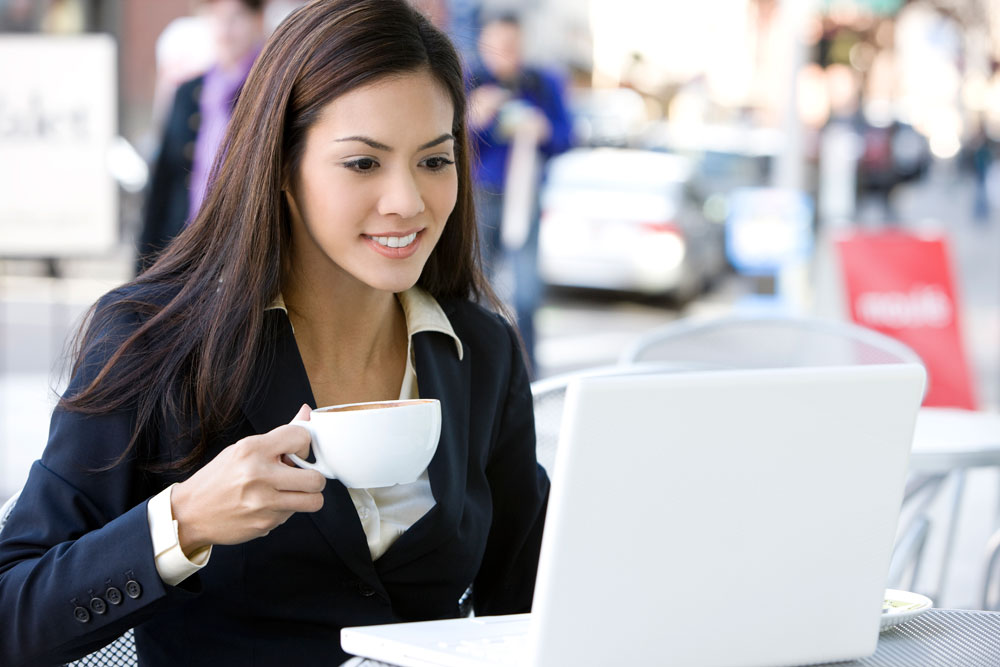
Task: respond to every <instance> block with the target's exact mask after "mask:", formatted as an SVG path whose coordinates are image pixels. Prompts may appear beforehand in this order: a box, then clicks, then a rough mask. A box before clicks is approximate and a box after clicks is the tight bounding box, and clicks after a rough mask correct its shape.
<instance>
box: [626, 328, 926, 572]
mask: <svg viewBox="0 0 1000 667" xmlns="http://www.w3.org/2000/svg"><path fill="white" fill-rule="evenodd" d="M652 361H658V362H661V363H662V362H666V361H671V362H675V363H677V362H682V361H683V362H686V363H688V364H690V365H692V366H694V367H701V368H704V369H725V368H729V369H734V368H788V367H806V366H809V367H815V366H845V365H850V366H853V365H868V364H900V363H916V364H923V362H922V361H921V359H920V357H919V356H918V355H917V353H916V352H914V351H913V350H912V349H910V348H909V347H908V346H906V345H905V344H903V343H901V342H899V341H897V340H895V339H893V338H890V337H888V336H886V335H884V334H881V333H879V332H877V331H873V330H871V329H868V328H865V327H862V326H860V325H857V324H854V323H851V322H844V321H839V320H825V319H818V318H809V317H781V316H770V317H769V316H753V317H744V316H739V315H730V316H726V317H721V318H716V319H709V320H680V321H677V322H673V323H670V324H667V325H665V326H662V327H658V328H656V329H653V330H651V331H649V332H647V333H646V334H644V335H642V336H640V337H639V338H638V339H637V340H635V341H634V342H633V343H632V345H630V346H629V347H628V348H626V349H625V350H624V351H623V352H622V354H621V356H620V357H619V362H620V363H623V364H634V363H640V362H645V363H649V362H652ZM944 480H945V475H942V474H921V475H912V476H911V478H910V480H909V481H908V483H907V486H906V490H905V492H904V498H903V504H904V507H907V508H916V509H915V510H912V509H911V511H909V512H907V515H908V516H909V519H908V520H907V521H906V522H905V523H904V528H903V530H902V531H901V532H900V534H899V535H898V537H897V541H896V548H895V550H894V552H893V559H892V564H891V566H890V570H889V577H888V581H889V584H890V586H893V587H898V588H903V587H906V588H912V587H913V584H914V583H915V582H916V580H917V577H918V575H919V572H920V564H921V561H922V556H923V552H924V546H925V545H926V542H927V535H928V532H929V527H930V526H929V520H928V519H927V509H928V507H929V505H930V503H931V501H933V499H934V498H935V497H936V496H937V494H938V492H939V491H940V489H941V486H942V483H943V481H944ZM903 582H907V583H906V585H904V583H903Z"/></svg>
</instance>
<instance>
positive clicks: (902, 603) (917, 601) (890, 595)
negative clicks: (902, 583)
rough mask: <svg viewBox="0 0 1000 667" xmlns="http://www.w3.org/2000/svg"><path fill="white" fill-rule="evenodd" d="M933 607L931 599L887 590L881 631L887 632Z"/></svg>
mask: <svg viewBox="0 0 1000 667" xmlns="http://www.w3.org/2000/svg"><path fill="white" fill-rule="evenodd" d="M933 606H934V603H933V602H931V599H930V598H928V597H925V596H923V595H920V594H919V593H910V592H909V591H897V590H894V589H892V588H887V589H885V602H883V603H882V624H881V628H880V629H881V630H885V629H886V628H891V627H892V626H894V625H897V624H899V623H902V622H903V621H908V620H910V619H911V618H913V617H915V616H918V615H920V614H922V613H924V612H925V611H927V610H928V609H931V608H932V607H933Z"/></svg>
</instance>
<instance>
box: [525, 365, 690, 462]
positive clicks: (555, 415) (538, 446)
mask: <svg viewBox="0 0 1000 667" xmlns="http://www.w3.org/2000/svg"><path fill="white" fill-rule="evenodd" d="M677 370H690V367H689V366H688V365H687V364H677V363H637V364H628V365H625V364H617V365H608V366H595V367H592V368H584V369H581V370H577V371H571V372H568V373H563V374H560V375H553V376H551V377H547V378H542V379H540V380H535V381H534V382H532V383H531V395H532V399H533V400H534V413H535V453H536V456H537V457H538V462H539V463H541V464H542V467H543V468H545V470H546V471H547V472H548V473H549V476H551V475H552V465H553V463H555V459H556V446H557V445H558V444H559V426H560V424H561V423H562V413H563V399H564V398H565V396H566V387H567V386H568V385H569V383H570V381H572V380H574V379H575V378H580V377H594V376H599V375H633V374H640V373H666V372H669V371H677Z"/></svg>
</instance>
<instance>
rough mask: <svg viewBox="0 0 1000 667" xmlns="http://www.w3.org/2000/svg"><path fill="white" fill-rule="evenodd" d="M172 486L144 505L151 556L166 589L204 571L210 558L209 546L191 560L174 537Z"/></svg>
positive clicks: (175, 535) (175, 530)
mask: <svg viewBox="0 0 1000 667" xmlns="http://www.w3.org/2000/svg"><path fill="white" fill-rule="evenodd" d="M174 486H176V485H175V484H171V485H170V486H168V487H167V488H165V489H163V490H162V491H160V492H159V493H158V494H156V495H155V496H153V497H152V498H150V499H149V502H148V503H147V504H146V519H147V520H148V521H149V535H150V537H152V538H153V556H154V557H155V559H156V571H157V572H158V573H159V575H160V579H163V581H164V583H166V584H167V585H169V586H176V585H177V584H179V583H181V582H182V581H184V580H185V579H187V578H188V577H190V576H191V575H192V574H194V573H195V572H197V571H198V570H200V569H201V568H203V567H205V565H206V564H207V563H208V559H209V557H211V555H212V546H211V545H209V546H207V547H202V548H201V549H198V550H197V551H195V552H194V553H193V554H191V557H190V558H188V557H187V556H185V555H184V551H183V550H182V549H181V544H180V539H179V537H178V535H177V521H175V520H174V513H173V511H172V510H171V507H170V492H171V491H172V490H173V488H174Z"/></svg>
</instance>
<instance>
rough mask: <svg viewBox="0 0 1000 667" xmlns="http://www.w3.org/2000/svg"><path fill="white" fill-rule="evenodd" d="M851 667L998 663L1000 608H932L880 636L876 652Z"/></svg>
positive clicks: (984, 666)
mask: <svg viewBox="0 0 1000 667" xmlns="http://www.w3.org/2000/svg"><path fill="white" fill-rule="evenodd" d="M828 664H832V665H838V666H839V667H847V666H850V665H857V666H859V667H860V666H864V667H917V666H919V667H958V666H959V665H961V666H962V667H996V666H997V665H1000V612H992V611H967V610H963V609H931V610H930V611H927V612H925V613H923V614H921V615H920V616H917V617H916V618H913V619H911V620H909V621H907V622H905V623H900V624H899V625H897V626H894V627H891V628H889V629H888V630H886V631H885V632H883V633H882V634H881V635H880V636H879V640H878V649H876V651H875V654H874V655H872V656H870V657H868V658H864V659H862V660H852V661H851V662H837V663H828Z"/></svg>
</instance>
